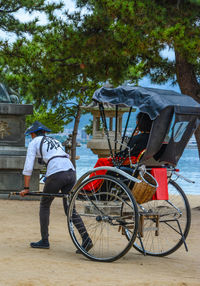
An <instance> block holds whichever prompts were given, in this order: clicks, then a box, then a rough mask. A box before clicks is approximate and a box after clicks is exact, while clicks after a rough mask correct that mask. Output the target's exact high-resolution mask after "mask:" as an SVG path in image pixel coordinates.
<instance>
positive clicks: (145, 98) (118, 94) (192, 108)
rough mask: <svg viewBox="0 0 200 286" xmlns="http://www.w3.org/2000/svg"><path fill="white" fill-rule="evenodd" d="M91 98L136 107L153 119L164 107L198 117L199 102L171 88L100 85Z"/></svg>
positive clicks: (101, 101)
mask: <svg viewBox="0 0 200 286" xmlns="http://www.w3.org/2000/svg"><path fill="white" fill-rule="evenodd" d="M93 100H94V101H97V102H99V103H109V104H113V105H119V106H129V107H131V106H132V107H133V106H134V107H138V108H139V109H140V111H142V112H145V113H148V114H149V116H150V117H151V119H152V120H154V119H155V118H156V117H157V116H158V115H159V114H160V112H161V110H163V109H165V108H167V107H168V108H171V109H173V110H174V111H175V113H180V114H191V115H196V116H197V117H200V104H199V103H198V102H196V101H195V100H194V99H193V98H192V97H190V96H187V95H185V94H181V93H178V92H175V91H172V90H164V89H158V88H149V87H140V86H133V85H124V86H119V87H117V88H105V87H101V88H100V89H98V90H96V91H95V92H94V94H93Z"/></svg>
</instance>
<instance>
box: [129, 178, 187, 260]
mask: <svg viewBox="0 0 200 286" xmlns="http://www.w3.org/2000/svg"><path fill="white" fill-rule="evenodd" d="M168 191H169V199H168V200H167V201H162V200H152V201H150V202H147V203H145V204H142V205H140V206H139V208H140V209H139V214H140V218H139V231H138V235H137V239H136V240H135V243H134V245H133V246H134V247H135V248H136V249H137V250H138V251H140V252H142V253H145V254H147V255H152V256H166V255H169V254H171V253H173V252H174V251H176V250H177V249H178V248H179V247H180V246H181V245H182V244H185V248H186V250H187V245H186V243H185V239H186V237H187V235H188V232H189V229H190V223H191V211H190V206H189V203H188V200H187V197H186V195H185V193H184V192H183V190H182V189H181V188H180V187H179V185H178V184H177V183H175V182H174V181H172V180H170V182H169V184H168ZM126 235H127V238H128V239H129V235H131V234H130V231H128V230H126Z"/></svg>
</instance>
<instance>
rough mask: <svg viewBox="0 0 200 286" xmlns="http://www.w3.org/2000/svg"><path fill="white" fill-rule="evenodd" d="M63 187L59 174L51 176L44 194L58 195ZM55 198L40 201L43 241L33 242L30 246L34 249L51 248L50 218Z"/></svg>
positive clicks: (44, 198) (45, 198)
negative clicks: (58, 178)
mask: <svg viewBox="0 0 200 286" xmlns="http://www.w3.org/2000/svg"><path fill="white" fill-rule="evenodd" d="M60 188H61V186H60V184H59V180H57V174H53V175H51V176H49V177H48V178H47V180H46V182H45V186H44V190H43V192H44V193H50V194H54V193H58V192H59V190H60ZM53 200H54V197H42V198H41V200H40V212H39V217H40V233H41V238H42V239H41V240H40V241H38V242H32V243H31V244H30V245H31V247H33V248H49V240H48V237H49V217H50V206H51V203H52V201H53Z"/></svg>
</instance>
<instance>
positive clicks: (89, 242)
mask: <svg viewBox="0 0 200 286" xmlns="http://www.w3.org/2000/svg"><path fill="white" fill-rule="evenodd" d="M81 246H82V248H84V249H85V250H86V251H87V252H88V251H89V250H90V249H91V248H92V247H93V243H92V240H91V239H90V238H89V237H88V238H87V239H85V240H84V241H83V243H82V245H81ZM76 253H78V254H81V253H82V252H81V251H80V250H79V249H77V250H76Z"/></svg>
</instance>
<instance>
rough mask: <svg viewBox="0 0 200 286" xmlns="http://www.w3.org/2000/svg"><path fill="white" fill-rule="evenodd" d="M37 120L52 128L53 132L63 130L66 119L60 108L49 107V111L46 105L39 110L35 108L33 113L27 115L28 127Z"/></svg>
mask: <svg viewBox="0 0 200 286" xmlns="http://www.w3.org/2000/svg"><path fill="white" fill-rule="evenodd" d="M36 120H37V121H40V122H41V123H43V124H44V125H45V126H47V127H48V128H49V129H51V131H52V133H58V132H63V130H64V128H63V125H64V120H63V119H62V117H61V116H60V113H59V111H58V110H56V111H53V110H52V109H48V111H47V109H46V108H45V107H44V106H40V107H39V108H38V109H37V110H36V109H34V110H33V115H28V116H27V117H26V127H28V126H30V125H31V124H32V123H33V122H34V121H36Z"/></svg>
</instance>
